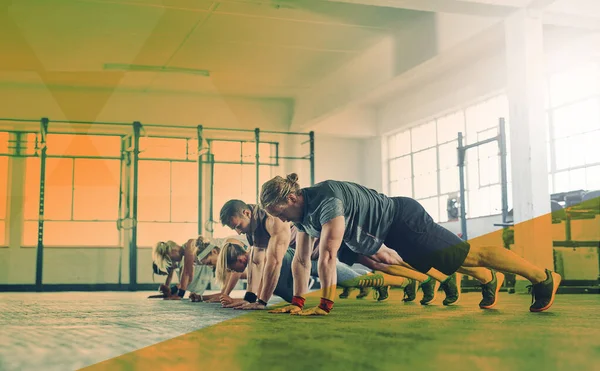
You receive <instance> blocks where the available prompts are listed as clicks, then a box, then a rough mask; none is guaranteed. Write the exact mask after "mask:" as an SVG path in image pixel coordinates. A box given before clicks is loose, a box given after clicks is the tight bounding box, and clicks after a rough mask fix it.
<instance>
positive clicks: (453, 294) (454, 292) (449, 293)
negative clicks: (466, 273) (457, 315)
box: [440, 273, 460, 305]
mask: <svg viewBox="0 0 600 371" xmlns="http://www.w3.org/2000/svg"><path fill="white" fill-rule="evenodd" d="M440 286H441V288H442V290H444V292H445V293H446V298H445V299H444V301H443V303H442V304H444V305H453V304H457V303H458V301H459V300H460V283H458V282H457V281H456V273H454V274H453V275H451V276H450V277H448V279H446V281H444V282H442V284H441V285H440Z"/></svg>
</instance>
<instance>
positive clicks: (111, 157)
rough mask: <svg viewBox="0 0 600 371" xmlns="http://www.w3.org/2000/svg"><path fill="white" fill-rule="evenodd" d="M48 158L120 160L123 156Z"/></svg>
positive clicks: (56, 156) (51, 156) (48, 156)
mask: <svg viewBox="0 0 600 371" xmlns="http://www.w3.org/2000/svg"><path fill="white" fill-rule="evenodd" d="M46 158H71V159H78V158H80V159H87V160H120V159H121V156H84V155H82V156H78V155H47V156H46Z"/></svg>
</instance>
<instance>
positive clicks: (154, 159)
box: [140, 156, 198, 163]
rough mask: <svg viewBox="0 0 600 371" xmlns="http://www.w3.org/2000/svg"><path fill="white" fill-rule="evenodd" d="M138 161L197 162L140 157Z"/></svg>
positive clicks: (192, 161) (194, 161)
mask: <svg viewBox="0 0 600 371" xmlns="http://www.w3.org/2000/svg"><path fill="white" fill-rule="evenodd" d="M140 161H162V162H191V163H196V162H198V161H197V160H184V159H176V158H153V157H142V156H140Z"/></svg>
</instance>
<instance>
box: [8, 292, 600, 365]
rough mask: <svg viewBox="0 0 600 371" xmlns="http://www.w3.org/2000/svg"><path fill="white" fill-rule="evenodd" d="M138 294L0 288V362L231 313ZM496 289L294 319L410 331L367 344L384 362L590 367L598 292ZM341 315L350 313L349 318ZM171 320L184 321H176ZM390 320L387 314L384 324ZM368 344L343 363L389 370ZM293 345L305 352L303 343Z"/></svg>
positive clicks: (97, 350) (364, 330) (114, 348)
mask: <svg viewBox="0 0 600 371" xmlns="http://www.w3.org/2000/svg"><path fill="white" fill-rule="evenodd" d="M148 294H149V293H128V292H127V293H125V292H118V293H43V294H30V293H20V294H13V293H10V294H8V293H3V294H0V329H1V330H0V331H1V336H0V370H3V371H4V370H75V369H79V368H81V367H85V366H88V365H92V364H95V363H97V362H100V361H103V360H106V359H110V358H112V357H116V356H118V355H122V354H125V353H128V352H131V351H134V350H137V349H140V348H142V347H146V346H148V345H151V344H156V343H159V342H162V341H164V340H167V339H172V338H174V337H176V336H179V335H182V334H185V333H189V332H192V331H194V330H197V329H200V328H202V327H206V326H209V325H212V324H215V323H218V322H221V321H225V320H227V319H232V318H234V317H237V316H239V315H240V314H241V313H240V312H238V311H231V310H221V309H220V308H219V307H218V305H215V304H212V305H211V304H192V303H190V302H165V301H162V300H147V299H146V297H147V295H148ZM501 295H502V298H501V299H502V301H501V303H500V304H499V305H498V307H497V308H496V309H494V310H490V311H481V310H479V309H478V308H477V302H478V301H479V299H480V295H479V294H477V293H468V294H463V298H462V300H461V304H460V306H458V307H452V308H444V307H442V306H441V303H440V302H441V299H437V303H436V305H433V306H428V307H423V306H421V305H418V304H410V305H404V304H400V298H401V291H398V292H396V291H394V294H393V295H392V298H391V300H390V301H388V302H386V303H375V302H373V300H372V299H371V298H369V299H368V300H367V301H364V300H363V301H357V300H355V299H348V300H343V301H342V300H339V301H338V302H337V304H336V306H337V312H336V313H335V317H334V314H332V315H330V316H328V317H327V318H326V319H324V321H327V322H322V323H321V320H317V319H314V320H311V321H310V322H305V323H304V324H303V325H301V323H298V324H297V325H301V327H300V328H303V329H306V326H312V325H316V324H317V323H321V328H322V329H324V328H325V325H326V323H329V322H331V321H333V322H335V323H338V324H340V323H341V322H339V321H338V320H337V319H340V320H342V321H343V322H344V327H345V328H346V329H347V331H348V337H347V338H351V336H358V334H361V335H360V337H362V339H360V340H359V339H358V338H355V339H356V340H357V341H358V342H359V343H361V342H365V347H368V348H371V346H373V345H375V341H376V340H377V338H376V336H380V337H382V339H383V340H384V341H385V339H388V340H389V341H391V342H392V343H393V342H395V341H399V340H398V339H396V338H397V336H400V337H402V338H404V342H406V341H410V340H409V339H410V338H409V337H408V336H409V335H410V336H413V335H415V334H416V333H415V334H413V332H415V331H416V332H418V335H419V336H417V337H416V338H414V341H415V344H414V345H413V346H410V345H407V344H406V343H402V344H404V345H402V347H401V348H398V347H396V345H394V346H392V345H391V344H390V348H393V349H379V348H381V346H378V347H377V350H378V351H383V352H384V354H387V355H386V357H384V358H386V359H387V360H388V361H390V362H391V361H392V359H393V358H398V357H400V358H402V360H403V361H402V360H400V359H399V361H402V362H403V363H404V366H409V365H412V366H415V367H416V366H417V365H418V366H419V367H417V368H415V369H424V368H423V367H425V368H431V369H440V370H441V369H443V368H444V367H446V368H448V366H450V365H449V364H448V363H447V362H449V361H450V360H454V361H456V362H458V363H457V364H458V365H464V367H467V366H468V367H467V368H464V369H480V370H483V369H485V370H488V369H490V370H501V371H512V370H515V369H519V370H520V369H523V370H525V369H527V370H530V369H538V367H534V366H535V365H536V364H537V365H539V366H543V367H542V368H543V369H544V371H550V370H562V369H567V368H570V367H569V365H570V364H573V365H576V366H577V367H575V368H573V369H572V370H577V371H580V370H600V295H559V297H558V299H557V302H556V303H555V305H554V307H553V308H552V309H551V311H549V312H546V313H541V314H533V313H529V312H528V311H527V307H528V303H529V299H528V297H526V296H524V295H508V294H506V293H502V294H501ZM256 314H259V313H256ZM271 316H272V315H268V314H265V315H262V314H260V315H259V316H258V317H256V321H258V323H261V321H262V327H263V328H264V331H265V333H264V334H262V335H261V332H260V331H259V332H258V333H256V334H255V333H254V332H253V336H254V338H253V340H252V342H251V343H254V344H255V345H256V346H257V347H259V348H260V349H263V350H265V351H266V350H267V349H268V350H273V347H272V346H266V343H265V344H263V345H265V346H262V345H261V343H260V342H261V341H262V342H268V341H269V339H272V336H274V335H273V332H271V331H273V329H275V328H278V326H282V325H284V324H285V325H286V326H287V324H289V320H286V319H285V318H283V317H281V316H277V318H276V319H275V318H273V317H271ZM263 317H264V320H261V318H263ZM350 317H354V318H355V320H353V321H349V319H350ZM178 318H185V319H186V320H185V321H181V322H178V321H177V319H178ZM288 318H289V317H288ZM375 318H379V320H378V322H380V323H381V325H382V326H386V329H385V331H383V332H382V330H381V329H380V330H377V331H375V330H372V331H373V334H369V333H368V332H369V328H372V327H370V326H372V325H373V322H372V321H373V320H374V319H375ZM315 320H316V321H317V322H315ZM391 320H393V322H390V323H389V325H385V323H387V322H388V321H391ZM392 323H393V325H392ZM268 327H272V330H271V331H269V329H268ZM300 328H298V329H296V330H299V329H300ZM353 328H355V329H356V331H353ZM302 331H307V330H302ZM407 331H408V332H407ZM293 332H295V331H293ZM384 332H385V333H384ZM388 332H389V333H388ZM269 334H271V335H269ZM350 334H354V335H350ZM394 334H396V335H394ZM263 335H264V336H263ZM390 336H393V339H394V340H392V338H390ZM415 336H416V335H415ZM337 337H338V338H339V333H338V336H337ZM369 339H370V340H369ZM489 341H492V343H490V344H489V345H490V346H493V348H492V349H493V350H494V351H493V353H494V354H497V355H500V354H501V355H502V356H498V357H488V355H486V354H487V353H488V352H489V351H490V350H489V349H488V350H486V348H485V346H483V348H481V349H480V350H477V348H479V347H481V346H482V345H485V343H488V342H489ZM384 343H385V342H384ZM388 343H389V342H388ZM536 343H537V344H536ZM399 344H400V343H399ZM461 344H462V345H461ZM540 344H542V345H540ZM543 344H545V345H543ZM298 345H299V347H294V349H293V350H292V349H291V348H289V347H287V346H286V347H285V348H287V349H288V350H287V351H286V352H288V353H289V352H292V353H293V352H294V351H296V350H298V351H300V350H299V349H300V348H302V346H303V345H302V344H298ZM369 345H370V346H369ZM411 347H418V348H414V349H413V348H411ZM421 347H423V349H421ZM296 348H298V349H296ZM410 349H413V350H412V351H410V352H409V353H411V354H413V356H410V357H408V358H407V355H406V354H404V355H402V356H401V354H400V353H404V352H405V351H407V352H408V351H409V350H410ZM419 349H421V350H419ZM373 351H374V350H373V349H372V350H371V353H370V355H361V354H356V357H358V358H360V360H359V359H355V360H353V361H352V360H347V361H348V362H350V363H349V364H348V365H346V366H344V369H362V368H363V367H359V365H361V364H362V365H365V362H367V364H369V363H370V364H371V365H372V366H375V367H370V369H390V364H391V363H386V362H380V363H377V362H379V361H378V359H380V360H381V361H383V360H384V359H382V358H379V357H377V356H375V355H374V354H373ZM248 352H251V350H250V349H249V350H248ZM399 352H400V353H399ZM430 352H433V353H431V355H432V356H433V358H431V359H438V360H440V362H441V361H442V360H443V359H445V360H446V361H444V362H441V363H440V362H437V363H439V364H432V363H431V359H428V358H427V354H430ZM540 352H541V353H540ZM302 353H303V354H305V355H307V354H311V353H310V349H308V348H307V349H305V350H302ZM421 353H423V354H421ZM289 354H290V355H291V353H289ZM396 355H397V356H398V357H396ZM273 356H274V355H273ZM246 357H248V355H245V356H244V359H246V360H248V361H249V359H248V358H246ZM265 357H267V354H266V353H263V354H262V356H261V357H260V363H259V364H262V366H263V367H262V369H263V370H268V369H273V367H271V366H272V365H271V362H267V361H266V360H265ZM331 357H332V355H329V356H327V359H330V360H331ZM373 357H374V358H373ZM267 358H268V359H271V358H273V357H267ZM274 358H277V359H273V360H272V362H275V363H274V364H279V368H280V367H281V363H280V362H281V361H282V359H281V356H276V357H275V356H274ZM304 358H307V357H306V356H305V357H304ZM310 358H312V357H310ZM346 358H347V357H346ZM265 362H266V363H265ZM340 362H341V363H338V365H339V366H340V367H341V366H342V363H343V362H344V360H343V359H340ZM372 362H375V363H374V364H373V363H372ZM415 362H416V363H415ZM419 362H421V363H419ZM434 363H436V362H434ZM444 364H446V366H444ZM247 365H249V364H247ZM395 365H397V366H400V365H399V364H398V363H395ZM510 365H512V367H510ZM290 366H291V365H290ZM377 366H379V367H377ZM412 366H411V367H409V368H413V367H412ZM473 367H475V368H473ZM506 367H509V368H510V370H509V369H507V368H506ZM531 367H533V368H531ZM246 368H248V367H245V369H246ZM251 368H253V367H250V368H249V369H251ZM309 368H310V367H309ZM338 368H339V367H336V368H335V369H338ZM392 368H393V369H396V367H392ZM286 369H290V370H291V369H307V368H305V367H302V368H300V367H292V368H286ZM340 369H341V368H340ZM452 369H456V368H455V367H453V368H452ZM458 369H460V368H458Z"/></svg>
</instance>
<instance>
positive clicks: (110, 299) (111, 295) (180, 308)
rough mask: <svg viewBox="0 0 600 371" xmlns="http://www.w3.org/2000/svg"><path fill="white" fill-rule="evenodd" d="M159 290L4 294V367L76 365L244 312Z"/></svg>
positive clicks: (0, 352)
mask: <svg viewBox="0 0 600 371" xmlns="http://www.w3.org/2000/svg"><path fill="white" fill-rule="evenodd" d="M155 294H156V292H136V293H131V292H91V293H79V292H78V293H66V292H65V293H40V294H32V293H17V294H15V293H2V294H0V329H1V330H0V333H1V335H0V370H2V371H6V370H61V371H64V370H76V369H79V368H82V367H85V366H88V365H92V364H94V363H97V362H100V361H103V360H106V359H109V358H113V357H116V356H119V355H121V354H124V353H128V352H131V351H134V350H137V349H140V348H143V347H146V346H148V345H152V344H156V343H159V342H161V341H164V340H168V339H172V338H174V337H176V336H179V335H182V334H186V333H189V332H192V331H194V330H197V329H200V328H202V327H206V326H210V325H213V324H215V323H218V322H221V321H224V320H227V319H230V318H234V317H237V316H239V315H240V314H241V313H240V312H239V311H224V310H219V308H218V305H216V304H194V303H191V302H189V301H187V300H186V301H185V302H177V301H164V300H158V299H153V300H149V299H147V297H148V295H155ZM238 294H239V293H238ZM242 295H243V294H242ZM178 318H186V321H180V322H176V320H177V319H178Z"/></svg>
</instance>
